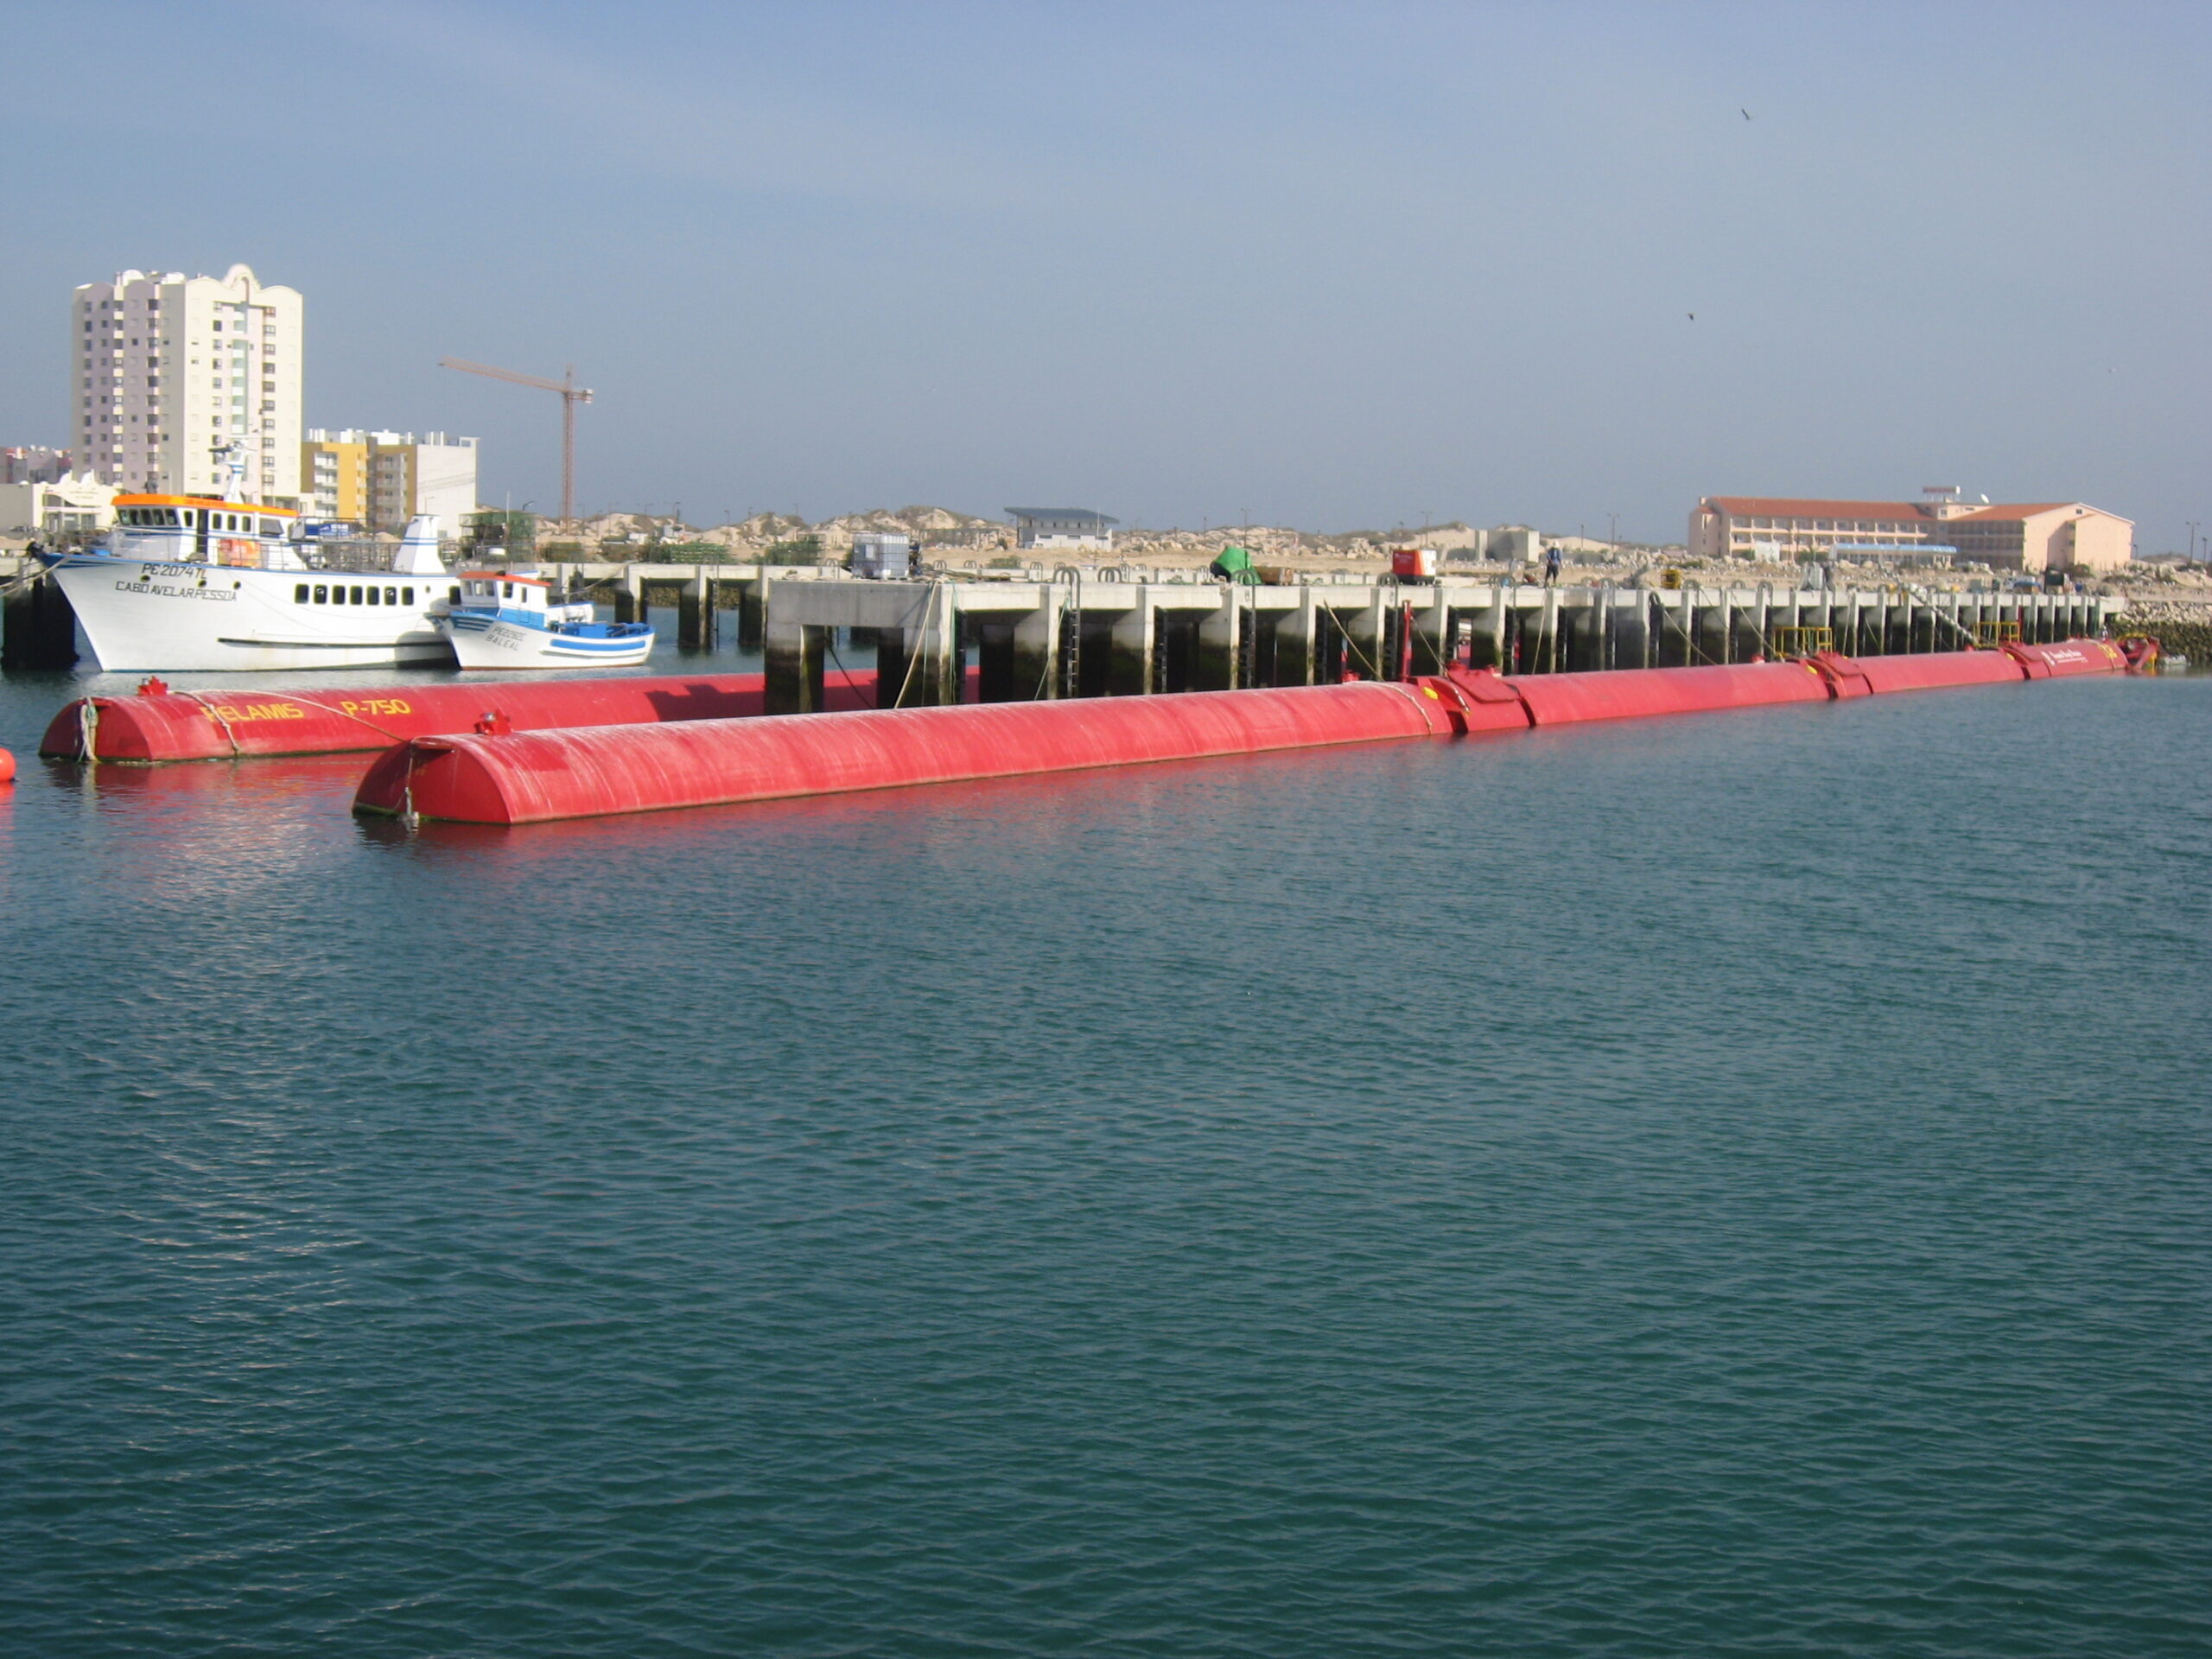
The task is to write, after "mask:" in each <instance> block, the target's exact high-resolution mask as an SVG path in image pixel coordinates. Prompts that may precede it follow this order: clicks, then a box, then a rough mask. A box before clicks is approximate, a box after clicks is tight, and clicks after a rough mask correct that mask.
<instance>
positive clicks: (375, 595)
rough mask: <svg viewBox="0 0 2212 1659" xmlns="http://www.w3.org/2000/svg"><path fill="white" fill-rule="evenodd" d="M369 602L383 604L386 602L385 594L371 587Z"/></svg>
mask: <svg viewBox="0 0 2212 1659" xmlns="http://www.w3.org/2000/svg"><path fill="white" fill-rule="evenodd" d="M369 603H370V604H372V605H381V604H383V603H384V595H383V594H381V593H379V592H378V591H377V590H376V589H375V588H370V589H369Z"/></svg>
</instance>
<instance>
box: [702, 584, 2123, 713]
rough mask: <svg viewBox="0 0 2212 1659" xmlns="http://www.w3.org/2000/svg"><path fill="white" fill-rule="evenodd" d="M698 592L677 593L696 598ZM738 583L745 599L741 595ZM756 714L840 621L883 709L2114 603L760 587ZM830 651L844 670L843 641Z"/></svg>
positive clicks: (1964, 644) (1918, 630) (1127, 691)
mask: <svg viewBox="0 0 2212 1659" xmlns="http://www.w3.org/2000/svg"><path fill="white" fill-rule="evenodd" d="M710 597H711V596H710V595H709V594H705V593H703V592H702V595H701V596H700V598H699V599H698V600H697V601H696V602H697V603H700V604H702V605H704V604H706V603H708V602H709V599H710ZM748 597H751V596H748ZM754 602H755V603H757V605H758V607H759V615H760V628H761V643H762V645H763V646H764V648H765V652H766V658H767V662H766V669H767V684H766V703H767V708H768V709H769V711H770V712H771V713H802V712H810V711H814V710H817V709H821V708H822V707H823V702H822V700H821V699H822V695H823V694H822V690H821V688H822V684H823V671H824V668H825V666H826V665H827V664H828V662H829V658H830V655H831V653H833V652H836V637H837V635H838V634H839V633H840V632H843V633H845V634H846V635H847V637H848V638H849V639H852V640H854V641H855V643H859V642H863V641H866V640H868V639H873V641H874V651H875V660H874V664H873V666H874V668H875V669H876V671H877V672H878V676H879V679H878V686H879V690H880V696H881V698H882V701H883V705H884V706H885V707H905V708H915V707H926V706H930V705H933V704H938V703H946V702H957V701H958V700H959V692H960V687H961V684H962V673H961V670H962V667H963V664H965V662H966V660H967V656H968V652H969V649H970V648H971V647H972V648H973V650H974V652H975V655H976V662H977V664H978V667H979V670H980V675H979V680H980V690H981V696H982V701H984V702H1023V701H1029V700H1033V699H1052V698H1060V697H1076V696H1144V695H1148V694H1152V693H1156V692H1164V691H1200V690H1203V691H1227V690H1242V689H1244V688H1248V687H1255V686H1290V685H1312V684H1317V683H1323V684H1325V683H1333V682H1336V681H1338V680H1340V679H1343V678H1344V677H1347V676H1350V677H1356V678H1359V679H1399V678H1402V677H1405V676H1407V675H1408V674H1435V673H1440V672H1441V671H1443V670H1444V668H1445V667H1446V665H1447V664H1451V663H1453V662H1464V663H1466V664H1469V665H1470V666H1472V667H1476V668H1484V667H1495V668H1497V669H1499V670H1501V671H1504V672H1508V673H1516V674H1545V673H1572V672H1581V671H1594V670H1606V669H1622V668H1675V667H1690V666H1695V665H1698V664H1727V663H1746V662H1751V661H1753V660H1756V659H1758V658H1770V659H1771V658H1779V657H1786V656H1795V655H1801V654H1804V653H1806V652H1810V651H1813V650H1820V649H1830V650H1834V651H1837V652H1842V653H1844V654H1846V655H1848V656H1860V657H1875V656H1885V655H1897V654H1905V653H1914V652H1955V651H1959V650H1962V649H1967V648H1970V647H1973V646H1974V645H1983V644H1990V643H1994V642H1996V641H1998V640H1999V639H2018V640H2020V641H2023V642H2024V643H2028V644H2039V643H2050V642H2053V641H2056V640H2060V639H2074V638H2082V637H2094V636H2095V635H2097V634H2099V633H2101V632H2103V630H2104V627H2105V625H2106V623H2107V620H2108V619H2109V618H2110V617H2111V616H2112V615H2114V614H2117V613H2119V612H2120V610H2122V609H2123V608H2124V605H2125V601H2122V600H2120V599H2117V598H2113V597H2108V596H2105V595H2092V594H2056V593H2000V592H1990V593H1929V592H1919V591H1913V590H1907V589H1898V588H1848V589H1845V588H1792V587H1787V586H1761V587H1758V588H1698V587H1695V586H1690V587H1685V588H1680V589H1659V588H1613V587H1594V588H1542V587H1536V586H1532V585H1526V584H1515V583H1506V582H1452V581H1450V580H1446V581H1441V582H1437V583H1435V584H1433V585H1429V584H1421V585H1418V586H1416V585H1413V584H1405V585H1400V584H1397V583H1393V582H1315V583H1308V584H1304V585H1300V586H1297V587H1277V588H1254V587H1239V586H1233V585H1230V584H1228V583H1224V582H1113V581H1101V580H1098V579H1096V577H1094V576H1090V575H1084V576H1082V577H1077V576H1076V575H1074V574H1073V573H1068V574H1067V575H1064V576H1063V577H1061V578H1060V579H1058V580H1053V581H1046V582H957V581H946V580H938V581H933V582H855V581H837V580H822V579H818V578H799V579H790V578H776V577H771V578H768V579H766V580H765V581H762V582H760V591H759V594H758V596H757V600H756V601H754ZM839 660H841V661H842V664H843V666H845V667H847V668H853V667H857V666H860V665H861V664H856V663H854V662H852V661H850V660H849V659H845V658H842V656H841V657H840V658H839Z"/></svg>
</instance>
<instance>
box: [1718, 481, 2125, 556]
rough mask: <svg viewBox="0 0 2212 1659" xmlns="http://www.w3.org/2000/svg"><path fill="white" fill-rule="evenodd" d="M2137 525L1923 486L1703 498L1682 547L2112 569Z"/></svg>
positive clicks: (2075, 508) (2051, 504) (2096, 511)
mask: <svg viewBox="0 0 2212 1659" xmlns="http://www.w3.org/2000/svg"><path fill="white" fill-rule="evenodd" d="M2134 544H2135V524H2134V521H2133V520H2132V519H2127V518H2120V517H2119V516H2118V515H2117V514H2114V513H2109V512H2105V511H2103V510H2102V509H2101V508H2098V507H2093V506H2090V505H2088V504H2086V503H2084V502H2081V501H2037V502H2024V503H2012V504H2007V505H1995V506H1993V505H1988V504H1986V503H1976V502H1967V501H1962V500H1961V499H1959V493H1958V492H1957V491H1956V490H1955V489H1948V488H1940V489H1930V490H1927V491H1923V493H1922V497H1921V499H1919V500H1917V501H1823V500H1802V499H1798V498H1796V497H1794V496H1764V495H1708V496H1707V497H1706V498H1705V499H1703V500H1702V501H1700V502H1699V503H1698V504H1697V505H1696V507H1695V508H1694V509H1693V510H1692V512H1691V513H1690V536H1689V550H1690V556H1691V557H1693V558H1705V559H1796V558H1800V557H1803V556H1808V555H1809V556H1814V557H1816V558H1822V559H1827V558H1846V559H1854V558H1856V559H1881V558H1897V557H1913V556H1922V557H1925V556H1929V555H1936V556H1943V555H1949V556H1953V557H1955V560H1956V561H1957V562H1958V563H1980V564H1986V565H1988V566H1989V567H1990V568H1991V569H2004V570H2024V571H2041V570H2074V571H2081V572H2083V573H2088V572H2094V571H2101V570H2116V569H2120V567H2121V566H2123V565H2125V564H2126V563H2127V562H2128V560H2129V559H2130V558H2132V557H2133V556H2134Z"/></svg>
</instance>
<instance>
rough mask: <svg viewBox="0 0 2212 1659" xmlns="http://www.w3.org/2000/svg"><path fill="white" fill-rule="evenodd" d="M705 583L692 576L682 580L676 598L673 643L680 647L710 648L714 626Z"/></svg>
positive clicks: (706, 649)
mask: <svg viewBox="0 0 2212 1659" xmlns="http://www.w3.org/2000/svg"><path fill="white" fill-rule="evenodd" d="M712 603H713V601H712V600H711V597H710V595H709V583H708V581H707V579H706V578H705V577H704V576H694V577H692V579H691V580H690V581H689V582H685V583H684V584H683V592H682V593H681V594H679V595H678V596H677V601H676V643H677V646H678V647H679V648H681V649H682V650H684V651H712V650H713V649H714V646H715V626H714V611H713V608H712Z"/></svg>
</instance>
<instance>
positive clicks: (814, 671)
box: [762, 615, 824, 715]
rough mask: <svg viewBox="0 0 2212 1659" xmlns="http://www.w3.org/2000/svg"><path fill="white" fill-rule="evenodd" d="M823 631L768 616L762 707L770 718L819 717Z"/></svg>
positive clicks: (821, 703) (820, 709)
mask: <svg viewBox="0 0 2212 1659" xmlns="http://www.w3.org/2000/svg"><path fill="white" fill-rule="evenodd" d="M822 641H823V630H822V629H820V628H812V627H809V626H806V625H805V624H804V623H803V622H785V621H780V620H778V619H777V618H776V617H775V616H773V615H771V616H770V617H769V619H768V626H767V640H766V645H767V658H768V662H767V683H766V686H765V687H764V688H763V689H762V706H763V707H764V708H765V709H766V710H767V712H768V713H770V714H772V715H812V714H819V713H820V712H821V711H822V709H823V696H822V659H823V654H824V653H823V649H822Z"/></svg>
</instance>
